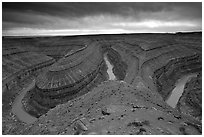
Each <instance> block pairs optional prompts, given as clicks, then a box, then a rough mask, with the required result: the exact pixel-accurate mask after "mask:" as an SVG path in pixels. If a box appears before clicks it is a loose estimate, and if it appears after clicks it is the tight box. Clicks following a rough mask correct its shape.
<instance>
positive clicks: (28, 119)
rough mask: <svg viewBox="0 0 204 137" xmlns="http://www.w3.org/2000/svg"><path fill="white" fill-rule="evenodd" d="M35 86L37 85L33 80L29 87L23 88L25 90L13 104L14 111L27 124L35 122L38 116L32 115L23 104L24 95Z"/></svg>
mask: <svg viewBox="0 0 204 137" xmlns="http://www.w3.org/2000/svg"><path fill="white" fill-rule="evenodd" d="M34 86H35V80H33V81H32V83H30V84H29V85H28V87H26V88H23V91H22V92H21V93H20V95H18V96H17V97H16V99H15V100H14V103H13V106H12V113H13V114H15V115H16V117H17V118H18V119H19V120H20V121H22V122H25V123H27V124H31V123H33V122H35V121H36V120H37V118H35V117H33V116H31V115H30V114H28V113H27V112H26V111H25V110H24V108H23V104H22V102H21V101H22V99H23V97H24V96H25V95H26V93H27V91H29V90H31V89H32V88H33V87H34Z"/></svg>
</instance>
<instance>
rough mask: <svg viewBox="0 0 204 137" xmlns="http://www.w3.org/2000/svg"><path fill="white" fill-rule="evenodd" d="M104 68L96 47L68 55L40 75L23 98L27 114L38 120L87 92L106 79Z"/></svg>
mask: <svg viewBox="0 0 204 137" xmlns="http://www.w3.org/2000/svg"><path fill="white" fill-rule="evenodd" d="M106 69H107V67H106V64H105V62H104V60H103V54H102V52H101V48H100V46H99V45H95V44H92V45H90V46H88V47H87V48H84V49H83V50H80V51H77V52H75V53H74V54H71V55H67V56H66V57H64V58H62V59H60V60H59V61H58V62H56V63H55V64H53V65H52V66H51V67H50V68H49V69H48V70H47V71H45V72H44V73H43V74H41V75H39V77H38V78H37V82H36V87H35V88H34V89H33V90H31V91H30V92H29V94H27V96H26V97H25V99H24V106H25V108H26V111H27V112H29V113H30V114H32V115H34V116H37V117H39V116H40V115H42V114H44V113H46V112H47V111H48V110H49V109H50V108H54V107H55V106H56V105H58V104H61V103H64V102H66V101H68V100H70V99H73V98H75V97H77V96H79V95H82V94H85V93H87V92H88V91H89V90H90V89H91V88H92V87H93V86H96V85H97V84H99V83H101V82H102V81H104V80H107V74H106Z"/></svg>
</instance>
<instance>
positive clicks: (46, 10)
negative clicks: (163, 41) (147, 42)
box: [2, 2, 202, 35]
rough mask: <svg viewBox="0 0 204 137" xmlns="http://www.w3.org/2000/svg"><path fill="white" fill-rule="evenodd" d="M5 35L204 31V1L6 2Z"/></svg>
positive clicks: (3, 17) (3, 24)
mask: <svg viewBox="0 0 204 137" xmlns="http://www.w3.org/2000/svg"><path fill="white" fill-rule="evenodd" d="M2 7H3V10H2V20H3V23H2V28H3V35H81V34H101V33H103V34H104V33H105V34H111V33H144V32H176V31H196V30H202V3H201V2H194V3H189V2H188V3H186V2H185V3H178V2H176V3H167V2H165V3H159V2H155V3H149V2H144V3H142V2H140V3H139V2H133V3H132V2H126V3H122V2H105V3H99V2H86V3H82V2H76V3H73V2H67V3H62V2H59V3H55V2H49V3H43V2H34V3H32V2H27V3H25V2H18V3H15V2H12V3H11V2H3V4H2Z"/></svg>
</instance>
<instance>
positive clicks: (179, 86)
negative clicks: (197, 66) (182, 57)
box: [166, 74, 197, 108]
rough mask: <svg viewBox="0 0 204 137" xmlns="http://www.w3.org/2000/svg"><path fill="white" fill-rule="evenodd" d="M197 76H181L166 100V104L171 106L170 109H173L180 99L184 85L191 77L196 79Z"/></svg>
mask: <svg viewBox="0 0 204 137" xmlns="http://www.w3.org/2000/svg"><path fill="white" fill-rule="evenodd" d="M196 76H197V74H190V75H186V76H183V77H182V78H181V79H179V80H178V81H177V83H176V87H175V88H174V89H173V91H172V93H171V95H170V96H169V98H168V99H167V100H166V103H167V104H168V105H169V106H171V107H172V108H175V107H176V105H177V103H178V101H179V99H180V97H181V96H182V94H183V91H184V87H185V84H186V83H187V82H188V81H189V80H190V79H191V78H193V77H196Z"/></svg>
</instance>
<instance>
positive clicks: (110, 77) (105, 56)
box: [104, 54, 116, 80]
mask: <svg viewBox="0 0 204 137" xmlns="http://www.w3.org/2000/svg"><path fill="white" fill-rule="evenodd" d="M104 60H105V62H106V65H107V67H108V69H107V73H108V76H109V80H116V77H115V74H114V73H113V66H112V65H111V63H110V62H109V60H108V58H107V54H105V55H104Z"/></svg>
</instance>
